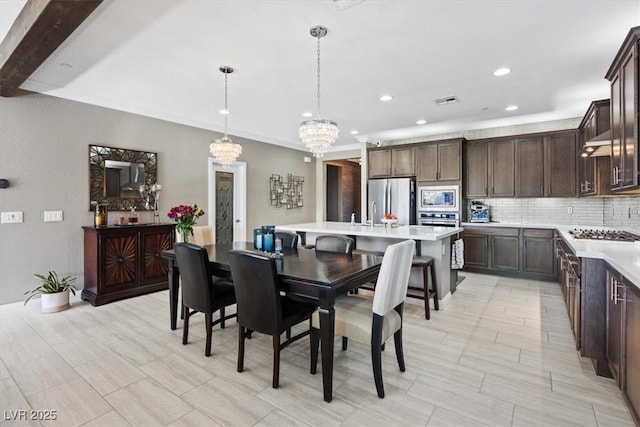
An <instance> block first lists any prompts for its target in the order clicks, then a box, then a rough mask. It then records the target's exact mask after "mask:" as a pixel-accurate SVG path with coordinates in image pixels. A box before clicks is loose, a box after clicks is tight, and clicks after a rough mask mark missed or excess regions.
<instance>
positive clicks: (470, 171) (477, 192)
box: [463, 141, 489, 199]
mask: <svg viewBox="0 0 640 427" xmlns="http://www.w3.org/2000/svg"><path fill="white" fill-rule="evenodd" d="M488 147H489V144H488V143H487V142H484V141H471V142H467V143H466V144H464V158H463V164H464V174H463V175H464V191H465V197H466V198H468V199H470V198H473V197H487V196H488V195H489V193H488V192H487V183H488V176H489V175H488V174H489V155H488V153H489V151H488Z"/></svg>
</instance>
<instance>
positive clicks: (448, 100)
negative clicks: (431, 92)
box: [433, 95, 458, 105]
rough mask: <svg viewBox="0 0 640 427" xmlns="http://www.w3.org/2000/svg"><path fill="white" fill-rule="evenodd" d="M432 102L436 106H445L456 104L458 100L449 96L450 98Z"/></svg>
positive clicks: (437, 99) (446, 97)
mask: <svg viewBox="0 0 640 427" xmlns="http://www.w3.org/2000/svg"><path fill="white" fill-rule="evenodd" d="M433 102H435V103H436V104H438V105H447V104H453V103H455V102H458V98H456V97H455V96H453V95H451V96H443V97H442V98H436V99H434V100H433Z"/></svg>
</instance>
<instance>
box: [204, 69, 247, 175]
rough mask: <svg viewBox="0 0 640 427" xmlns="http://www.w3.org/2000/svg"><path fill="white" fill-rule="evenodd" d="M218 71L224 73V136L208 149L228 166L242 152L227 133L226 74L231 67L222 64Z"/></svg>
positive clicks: (231, 71) (229, 72)
mask: <svg viewBox="0 0 640 427" xmlns="http://www.w3.org/2000/svg"><path fill="white" fill-rule="evenodd" d="M220 71H222V72H223V73H224V110H222V111H221V113H222V114H224V136H223V137H222V138H221V139H216V140H215V141H214V142H212V143H211V145H209V151H210V152H211V155H212V156H213V157H214V158H215V159H216V161H217V162H218V163H220V164H221V165H223V166H229V165H231V164H233V162H235V161H236V159H237V158H238V156H239V155H240V153H242V146H241V145H240V144H238V143H237V142H234V141H233V140H232V139H231V138H229V135H228V134H227V116H228V115H229V109H228V107H227V76H228V75H229V74H231V73H233V68H231V67H228V66H222V67H220Z"/></svg>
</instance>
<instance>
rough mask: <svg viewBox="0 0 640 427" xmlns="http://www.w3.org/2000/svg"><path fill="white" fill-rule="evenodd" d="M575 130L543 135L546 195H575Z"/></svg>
mask: <svg viewBox="0 0 640 427" xmlns="http://www.w3.org/2000/svg"><path fill="white" fill-rule="evenodd" d="M576 134H577V132H576V131H568V132H558V133H553V134H549V135H545V137H544V148H545V156H544V174H545V196H546V197H575V196H576V156H577V154H576V146H577V142H576Z"/></svg>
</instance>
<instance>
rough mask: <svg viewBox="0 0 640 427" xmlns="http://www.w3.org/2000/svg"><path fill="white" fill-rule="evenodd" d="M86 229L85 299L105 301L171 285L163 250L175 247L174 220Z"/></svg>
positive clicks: (94, 302)
mask: <svg viewBox="0 0 640 427" xmlns="http://www.w3.org/2000/svg"><path fill="white" fill-rule="evenodd" d="M83 229H84V289H83V290H82V296H81V297H82V299H83V300H85V301H89V302H90V303H91V304H92V305H102V304H106V303H109V302H112V301H116V300H119V299H123V298H129V297H133V296H137V295H142V294H146V293H149V292H154V291H159V290H163V289H167V288H168V282H167V272H168V266H167V261H166V260H165V259H164V258H162V257H161V256H160V254H161V252H162V251H164V250H168V249H171V248H172V247H173V243H174V241H175V231H174V229H175V225H174V224H159V225H153V224H151V225H127V226H112V227H98V228H95V227H83Z"/></svg>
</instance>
